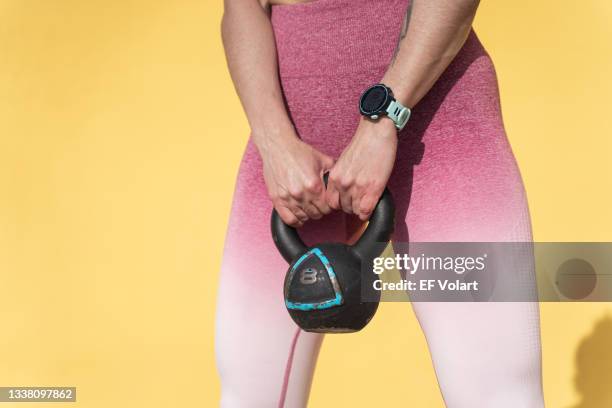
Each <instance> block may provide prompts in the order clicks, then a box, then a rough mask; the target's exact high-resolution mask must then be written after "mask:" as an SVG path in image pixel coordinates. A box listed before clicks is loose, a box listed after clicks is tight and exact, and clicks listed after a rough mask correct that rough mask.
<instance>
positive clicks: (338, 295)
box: [285, 247, 344, 311]
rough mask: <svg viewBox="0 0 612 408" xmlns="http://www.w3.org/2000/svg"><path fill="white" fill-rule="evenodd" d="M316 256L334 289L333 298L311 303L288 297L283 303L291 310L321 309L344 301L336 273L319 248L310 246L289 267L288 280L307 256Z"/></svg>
mask: <svg viewBox="0 0 612 408" xmlns="http://www.w3.org/2000/svg"><path fill="white" fill-rule="evenodd" d="M311 256H316V257H317V258H318V259H319V260H320V261H321V264H322V265H323V267H324V268H325V271H326V272H327V276H328V277H329V282H330V283H331V286H332V288H333V290H334V298H333V299H329V300H325V301H322V302H311V303H300V302H292V301H290V300H289V299H285V305H286V307H287V309H293V310H303V311H308V310H321V309H329V308H332V307H334V306H339V305H341V304H342V303H344V297H343V296H342V291H341V290H340V284H339V283H338V278H337V277H336V273H335V272H334V268H333V267H332V265H331V263H330V262H329V259H327V257H326V256H325V254H324V253H323V252H322V251H321V250H320V249H319V248H316V247H315V248H312V249H310V250H309V251H308V252H306V253H305V254H303V255H302V256H301V257H300V258H299V259H298V260H297V261H295V263H294V264H293V267H292V268H291V270H290V272H289V279H288V281H289V282H291V281H292V280H293V278H294V276H295V273H296V271H297V270H298V267H299V266H300V265H301V264H302V263H303V262H304V261H305V260H306V259H308V258H309V257H311Z"/></svg>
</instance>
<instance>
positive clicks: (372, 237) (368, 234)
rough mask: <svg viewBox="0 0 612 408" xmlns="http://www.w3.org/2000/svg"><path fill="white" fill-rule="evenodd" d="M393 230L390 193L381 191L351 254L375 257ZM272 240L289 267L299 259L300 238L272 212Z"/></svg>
mask: <svg viewBox="0 0 612 408" xmlns="http://www.w3.org/2000/svg"><path fill="white" fill-rule="evenodd" d="M327 178H328V173H325V174H324V175H323V181H324V183H325V186H326V187H327ZM394 226H395V205H394V203H393V197H392V196H391V192H390V191H389V190H388V189H387V188H385V190H384V191H383V193H382V195H381V196H380V199H379V200H378V203H377V204H376V207H375V208H374V211H373V212H372V215H371V217H370V220H369V222H368V226H367V227H366V229H365V231H364V232H363V234H362V235H361V237H359V240H357V242H356V243H355V245H353V246H352V247H351V248H352V250H353V251H354V252H355V253H356V254H357V255H358V256H359V257H360V258H361V259H368V258H371V257H376V256H378V255H380V253H381V252H382V251H383V250H384V246H381V243H387V242H389V240H390V239H391V234H392V233H393V228H394ZM271 227H272V238H273V239H274V244H275V245H276V247H277V248H278V250H279V252H280V253H281V255H282V256H283V258H284V259H285V260H286V261H287V262H288V263H292V262H293V261H294V260H295V259H296V258H297V257H298V256H300V255H302V254H303V253H304V252H306V250H308V247H307V246H306V244H304V241H302V238H300V236H299V234H298V232H297V230H296V229H295V228H293V227H291V226H289V225H287V224H285V223H284V222H283V220H282V219H281V217H280V216H279V215H278V213H277V212H276V209H273V210H272V220H271Z"/></svg>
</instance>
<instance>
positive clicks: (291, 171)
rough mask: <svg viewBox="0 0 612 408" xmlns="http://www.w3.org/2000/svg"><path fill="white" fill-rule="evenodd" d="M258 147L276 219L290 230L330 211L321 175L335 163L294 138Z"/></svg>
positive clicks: (270, 139)
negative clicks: (279, 219)
mask: <svg viewBox="0 0 612 408" xmlns="http://www.w3.org/2000/svg"><path fill="white" fill-rule="evenodd" d="M266 140H267V142H266V143H265V144H263V146H262V143H260V145H259V146H258V147H259V151H260V155H261V157H262V159H263V172H264V180H265V182H266V186H267V187H268V194H269V196H270V198H271V199H272V203H273V204H274V208H275V209H276V211H277V212H278V215H279V216H280V217H281V219H282V220H283V221H284V222H285V223H286V224H289V225H291V226H293V227H300V226H302V225H303V224H304V222H306V221H307V220H308V219H319V218H321V217H322V216H323V215H325V214H329V213H330V212H331V209H330V208H329V205H328V204H327V201H326V199H325V185H324V184H323V173H325V172H327V171H328V170H329V169H330V168H331V167H332V166H333V165H334V160H333V159H332V158H331V157H329V156H327V155H325V154H323V153H321V152H319V151H317V150H316V149H314V148H313V147H312V146H310V145H308V144H306V143H304V142H303V141H302V140H300V139H299V138H298V137H297V136H290V137H283V138H278V137H276V138H267V139H266Z"/></svg>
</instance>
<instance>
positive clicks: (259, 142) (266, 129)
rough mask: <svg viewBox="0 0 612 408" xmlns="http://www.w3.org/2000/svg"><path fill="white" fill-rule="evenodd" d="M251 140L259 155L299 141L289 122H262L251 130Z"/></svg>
mask: <svg viewBox="0 0 612 408" xmlns="http://www.w3.org/2000/svg"><path fill="white" fill-rule="evenodd" d="M251 139H252V140H253V143H254V144H255V146H256V147H257V149H258V150H259V151H260V153H263V152H266V151H268V150H271V149H273V148H274V147H279V146H285V145H287V144H288V143H292V142H297V141H299V140H300V139H299V137H298V135H297V133H296V131H295V128H294V127H293V124H292V123H291V122H290V121H284V120H281V121H278V122H272V121H269V122H265V123H264V122H262V123H261V124H260V125H258V126H254V127H252V128H251Z"/></svg>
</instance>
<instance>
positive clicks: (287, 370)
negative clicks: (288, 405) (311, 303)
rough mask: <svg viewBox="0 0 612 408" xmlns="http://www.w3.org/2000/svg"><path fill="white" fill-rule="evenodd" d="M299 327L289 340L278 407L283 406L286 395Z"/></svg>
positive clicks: (281, 407)
mask: <svg viewBox="0 0 612 408" xmlns="http://www.w3.org/2000/svg"><path fill="white" fill-rule="evenodd" d="M301 331H302V330H301V329H299V328H298V329H297V330H296V332H295V335H294V336H293V341H292V342H291V349H290V350H289V355H288V356H287V364H286V365H285V377H284V378H283V387H282V389H281V395H280V398H279V400H278V408H283V407H284V406H285V397H287V388H288V386H289V376H290V375H291V367H292V366H293V355H294V354H295V346H296V345H297V341H298V338H299V337H300V332H301Z"/></svg>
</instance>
